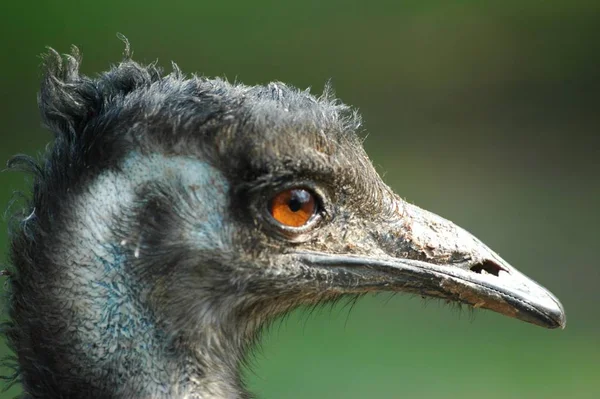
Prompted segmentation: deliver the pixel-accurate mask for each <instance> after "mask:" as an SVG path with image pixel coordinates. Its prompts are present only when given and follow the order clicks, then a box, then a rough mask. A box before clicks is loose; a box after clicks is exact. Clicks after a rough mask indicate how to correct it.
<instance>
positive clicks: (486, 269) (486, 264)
mask: <svg viewBox="0 0 600 399" xmlns="http://www.w3.org/2000/svg"><path fill="white" fill-rule="evenodd" d="M471 271H473V272H475V273H479V274H493V275H494V276H498V275H499V274H500V271H506V270H504V268H503V267H501V266H500V265H498V264H497V263H495V262H492V261H491V260H486V261H483V262H480V263H476V264H474V265H473V266H471Z"/></svg>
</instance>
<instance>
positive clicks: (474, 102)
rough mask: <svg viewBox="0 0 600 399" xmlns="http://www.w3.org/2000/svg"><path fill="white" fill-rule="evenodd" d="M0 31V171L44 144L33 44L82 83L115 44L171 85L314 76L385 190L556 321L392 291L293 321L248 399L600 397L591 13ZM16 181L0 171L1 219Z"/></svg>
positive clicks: (7, 8)
mask: <svg viewBox="0 0 600 399" xmlns="http://www.w3.org/2000/svg"><path fill="white" fill-rule="evenodd" d="M22 4H24V5H22ZM0 19H1V24H0V44H1V47H0V51H1V52H0V54H1V60H2V62H1V63H0V88H1V90H0V92H1V93H2V96H1V97H0V104H1V106H0V116H1V122H0V132H1V136H0V160H2V162H5V161H6V160H7V159H8V158H9V157H10V156H11V155H12V154H15V153H17V152H25V153H28V154H38V153H39V152H40V151H42V150H43V148H44V146H45V145H46V143H47V142H48V141H49V140H50V135H49V134H48V133H47V132H45V131H43V130H42V129H41V128H40V121H39V117H38V114H37V109H36V97H35V96H36V89H37V87H38V84H39V79H40V70H39V64H40V62H41V61H40V58H39V54H40V53H41V52H43V51H44V48H45V46H52V47H54V48H56V49H58V50H59V51H61V52H66V51H68V50H69V46H70V45H71V44H76V45H77V46H79V47H80V48H81V50H82V51H83V54H84V65H83V72H84V73H87V74H95V73H98V72H100V71H102V70H104V69H106V68H107V67H108V66H109V64H110V63H114V62H118V61H119V60H120V57H121V52H122V50H123V44H122V43H121V42H120V41H119V40H117V39H116V33H117V32H122V33H123V34H125V35H126V36H127V37H128V38H129V40H130V41H131V43H132V46H133V49H134V58H135V59H137V60H139V61H143V62H151V61H154V60H156V59H158V60H159V63H160V64H162V65H164V66H165V67H167V68H169V66H170V61H171V60H174V61H176V62H177V63H178V64H179V65H180V67H181V68H182V69H183V70H184V71H187V72H188V73H191V72H198V73H200V74H205V75H208V76H215V75H218V76H226V77H227V78H229V79H231V80H233V79H235V80H239V81H242V82H245V83H247V84H255V83H265V82H268V81H270V80H281V81H285V82H288V83H291V84H294V85H296V86H299V87H302V88H304V87H308V86H311V87H312V88H313V92H316V93H318V92H320V91H321V90H322V87H323V85H324V83H325V82H326V81H327V79H330V78H331V79H332V81H333V84H334V86H335V89H336V91H337V94H338V96H339V97H341V98H342V99H343V100H344V101H345V102H346V103H349V104H352V105H354V106H356V107H358V108H359V109H360V111H361V112H362V114H363V116H364V118H365V121H366V128H367V130H368V132H369V135H368V138H367V141H366V147H367V150H368V152H369V153H370V155H371V156H372V158H373V160H374V163H375V164H376V165H377V167H378V169H379V170H380V171H381V172H382V173H383V174H384V175H385V180H386V181H387V182H388V183H389V184H390V185H391V186H392V187H393V188H394V189H395V190H396V191H397V192H398V193H400V194H401V195H402V196H403V197H404V198H406V199H407V200H408V201H411V202H414V203H417V204H418V205H421V206H423V207H425V208H427V209H430V210H432V211H435V212H436V213H439V214H441V215H443V216H445V217H447V218H449V219H451V220H453V221H455V222H456V223H458V224H460V225H461V226H463V227H465V228H467V229H468V230H470V231H471V232H473V233H475V234H476V235H477V236H479V237H480V238H481V239H482V240H483V241H484V242H486V243H487V244H488V245H490V246H491V247H492V248H493V249H495V250H496V251H497V252H499V253H500V254H501V255H502V256H503V257H504V258H506V259H507V260H508V261H509V262H511V263H512V264H513V265H515V266H516V267H518V268H519V269H521V270H522V271H523V272H525V273H526V274H528V275H530V276H533V277H534V278H535V279H536V280H538V281H540V282H541V283H542V284H544V285H545V286H547V287H548V288H550V289H551V290H552V291H553V292H554V293H555V294H556V295H557V296H558V297H559V298H560V299H561V300H562V302H563V304H564V305H565V308H566V309H567V314H568V320H569V323H568V327H567V329H566V330H564V331H549V330H544V329H542V328H539V327H535V326H532V325H528V324H525V323H521V322H518V321H516V320H512V319H508V318H505V317H502V316H499V315H497V314H494V313H491V312H486V311H478V312H476V313H475V315H474V316H471V315H470V313H469V312H467V311H463V312H458V311H456V310H453V309H451V308H450V307H448V306H445V305H442V304H440V303H438V302H435V301H430V302H427V303H425V304H424V303H423V301H422V300H421V299H420V298H411V297H409V296H406V295H398V296H395V297H393V298H390V297H388V296H385V295H383V296H381V295H380V296H378V297H374V298H366V299H364V300H362V301H360V302H359V303H358V304H357V305H356V306H355V307H354V308H353V309H352V311H351V312H349V311H348V309H347V308H343V307H341V306H339V307H335V308H334V309H333V310H331V311H330V310H323V311H320V312H316V313H313V314H311V315H309V314H307V313H306V312H297V313H295V314H294V315H293V316H292V317H290V318H289V319H288V320H286V321H285V322H282V323H280V324H278V325H276V326H275V327H274V328H272V329H271V330H270V331H268V332H267V334H266V335H265V340H264V345H263V346H262V348H261V349H260V350H259V351H257V354H256V356H255V360H254V362H253V363H254V366H253V367H252V370H249V371H247V373H246V374H247V379H248V382H249V386H250V387H251V389H252V391H253V392H255V393H256V394H258V396H259V397H262V398H332V397H340V398H342V397H343V398H402V397H423V398H424V397H434V396H435V397H447V398H479V397H486V398H489V399H491V398H598V397H600V334H599V333H600V310H599V307H598V302H599V299H600V295H599V294H598V292H599V291H598V284H599V283H600V264H599V261H598V246H599V238H600V237H599V236H600V235H599V233H598V231H599V226H600V211H599V210H598V206H599V205H600V203H599V201H598V196H599V195H600V182H599V177H600V173H599V172H600V138H599V137H598V135H599V133H600V109H599V107H598V105H599V96H600V79H599V77H600V40H599V39H600V2H598V1H592V0H590V1H562V2H560V1H514V0H511V1H502V2H500V1H494V2H487V1H486V2H484V1H460V2H456V1H442V0H440V1H398V0H396V1H369V2H367V1H354V0H345V1H344V0H339V1H317V0H304V1H289V2H283V1H273V0H271V1H269V0H255V1H244V0H239V1H223V2H217V1H211V2H207V1H199V0H196V1H181V0H170V1H168V2H165V1H157V0H143V1H142V0H137V1H127V2H124V1H117V0H105V1H95V2H84V1H59V0H57V1H49V0H36V1H34V2H27V3H25V2H17V1H7V0H2V3H1V5H0ZM26 187H27V185H26V179H25V178H24V176H22V175H19V174H15V173H2V174H0V204H2V205H1V207H2V208H5V206H6V204H7V203H8V201H9V198H10V197H11V195H12V193H13V192H14V191H15V190H21V189H24V188H26ZM5 231H6V224H5V221H3V222H2V224H1V226H0V252H2V254H0V255H1V256H2V259H6V257H5V253H6V249H7V246H8V244H7V239H6V234H5ZM0 352H2V354H6V353H7V351H6V349H4V346H2V347H0ZM18 392H19V390H18V387H17V388H13V389H11V390H10V391H9V392H8V393H3V394H1V395H2V397H11V396H12V395H14V394H16V393H18Z"/></svg>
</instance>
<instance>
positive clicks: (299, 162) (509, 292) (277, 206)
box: [8, 51, 565, 398]
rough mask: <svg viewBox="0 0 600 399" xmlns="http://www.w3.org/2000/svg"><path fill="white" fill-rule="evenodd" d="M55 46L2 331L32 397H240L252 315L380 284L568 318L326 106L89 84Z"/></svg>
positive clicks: (201, 88) (226, 87) (154, 72)
mask: <svg viewBox="0 0 600 399" xmlns="http://www.w3.org/2000/svg"><path fill="white" fill-rule="evenodd" d="M78 68H79V55H78V53H77V52H76V51H74V53H73V55H68V56H64V57H61V56H59V55H58V54H57V53H55V52H53V51H51V52H50V54H49V55H48V56H47V58H46V74H45V78H44V82H43V85H42V89H41V92H40V95H39V105H40V109H41V112H42V116H43V119H44V122H45V124H46V126H47V127H48V129H49V130H51V131H52V132H53V133H54V135H55V137H54V142H53V145H52V146H51V147H49V149H48V152H47V154H46V156H45V157H44V159H43V161H42V162H41V163H40V164H36V163H35V162H33V161H31V160H29V159H27V158H25V157H16V158H15V159H14V161H13V163H12V164H13V166H15V167H16V166H19V165H20V166H22V167H27V168H28V169H30V170H32V171H33V172H34V175H35V178H34V179H35V180H34V188H33V196H32V200H31V204H30V207H29V208H28V209H27V210H26V213H25V215H28V216H27V217H26V218H23V219H22V222H21V223H20V225H19V226H18V227H17V228H16V230H15V231H14V232H13V241H12V262H13V264H14V269H13V271H12V273H11V274H12V276H11V279H10V280H11V287H12V291H11V318H12V324H11V327H10V329H9V331H8V336H9V339H10V341H11V343H12V345H13V346H14V348H15V351H16V354H17V357H18V363H19V369H20V372H21V379H22V381H23V383H24V387H25V390H26V392H28V393H29V394H30V395H31V396H32V397H85V396H86V395H90V396H93V397H119V398H120V397H123V398H130V397H203V398H204V397H238V396H240V397H245V396H246V395H247V394H246V393H244V390H243V384H242V383H241V381H240V379H239V376H238V371H239V367H240V364H241V363H242V362H243V360H244V353H245V351H246V350H247V347H248V346H249V345H250V344H251V343H252V342H253V340H254V339H255V338H256V337H257V332H258V331H259V329H260V327H261V325H263V324H264V323H265V322H266V321H268V320H269V319H272V318H273V317H275V316H277V315H279V314H281V313H283V312H286V311H288V310H290V309H292V308H294V307H296V306H298V305H303V304H315V303H319V302H322V301H328V300H335V299H336V298H339V297H341V296H344V295H349V294H350V295H357V294H363V293H367V292H373V291H404V292H410V293H415V294H418V295H422V296H426V297H436V298H442V299H445V300H449V301H456V302H460V303H465V304H469V305H472V306H474V307H478V308H486V309H491V310H493V311H496V312H499V313H502V314H504V315H507V316H510V317H514V318H517V319H521V320H524V321H527V322H530V323H534V324H538V325H540V326H544V327H548V328H555V327H564V325H565V315H564V311H563V308H562V306H561V305H560V303H559V302H558V300H557V299H556V298H555V297H554V296H552V294H550V293H549V292H548V291H547V290H545V289H544V288H543V287H541V286H540V285H538V284H537V283H535V282H534V281H532V280H530V279H529V278H527V277H525V276H524V275H523V274H521V273H519V272H518V271H517V270H516V269H515V268H514V267H512V266H510V265H509V264H508V263H507V262H505V261H504V260H502V259H501V258H500V257H499V256H498V255H497V254H495V253H494V252H493V251H491V250H490V249H489V248H488V247H486V246H485V245H484V244H482V243H481V242H480V241H479V240H478V239H476V238H475V237H473V236H472V235H471V234H469V233H468V232H466V231H465V230H463V229H461V228H460V227H458V226H456V225H454V224H453V223H451V222H449V221H448V220H445V219H443V218H441V217H439V216H436V215H434V214H432V213H430V212H427V211H425V210H423V209H420V208H418V207H417V206H414V205H412V204H409V203H407V202H405V201H403V200H402V199H401V198H400V197H399V196H398V195H396V194H395V193H394V192H393V191H392V190H391V189H390V188H389V187H388V186H386V185H385V183H384V182H383V181H382V180H381V178H380V177H379V176H378V174H377V172H376V171H375V169H374V168H373V166H372V165H371V162H370V161H369V158H368V157H367V155H366V153H365V152H364V150H363V148H362V145H361V141H360V139H359V138H358V136H357V134H356V132H357V130H358V129H359V126H360V120H359V117H358V116H357V114H356V113H355V112H352V111H351V110H350V109H349V108H348V107H346V106H345V105H343V104H341V103H340V102H339V101H337V100H336V99H334V98H333V97H332V96H331V94H330V92H329V90H326V91H325V93H324V94H323V95H322V96H320V97H314V96H312V95H311V94H309V93H308V92H306V91H299V90H297V89H294V88H292V87H290V86H287V85H285V84H282V83H270V84H268V85H266V86H243V85H234V84H230V83H228V82H226V81H223V80H220V79H206V78H201V77H196V76H193V77H191V78H186V77H184V76H183V75H182V73H181V72H180V71H179V70H178V69H177V67H174V71H173V72H172V73H170V74H167V75H164V74H163V73H162V72H161V71H160V70H159V69H158V68H156V67H155V66H154V65H149V66H142V65H140V64H138V63H136V62H134V61H132V60H131V59H130V58H129V56H127V57H126V58H125V60H124V61H123V62H121V63H120V64H119V65H117V66H115V67H113V68H112V69H111V70H109V71H108V72H106V73H104V74H102V75H100V76H99V77H97V78H89V77H86V76H82V75H80V74H79V72H78Z"/></svg>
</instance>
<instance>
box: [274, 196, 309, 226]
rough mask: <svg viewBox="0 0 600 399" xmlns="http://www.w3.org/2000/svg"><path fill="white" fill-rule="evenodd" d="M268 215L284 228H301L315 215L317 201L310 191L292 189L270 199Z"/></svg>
mask: <svg viewBox="0 0 600 399" xmlns="http://www.w3.org/2000/svg"><path fill="white" fill-rule="evenodd" d="M269 213H270V214H271V216H272V217H273V219H275V220H276V221H277V222H279V223H281V224H282V225H283V226H285V227H302V226H304V225H306V224H307V223H308V222H309V221H311V219H312V218H313V216H315V214H316V213H317V201H316V200H315V195H314V194H313V193H311V192H310V191H308V190H305V189H302V188H292V189H289V190H285V191H282V192H280V193H278V194H277V195H275V196H274V197H273V198H272V199H271V202H270V203H269Z"/></svg>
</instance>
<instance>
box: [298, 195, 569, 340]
mask: <svg viewBox="0 0 600 399" xmlns="http://www.w3.org/2000/svg"><path fill="white" fill-rule="evenodd" d="M396 201H397V203H396V209H398V214H399V218H398V219H397V220H395V221H391V222H389V224H388V227H387V229H386V231H381V230H379V231H377V232H373V233H374V236H375V237H377V238H376V241H377V243H378V246H379V248H378V249H381V250H382V251H374V252H377V255H371V254H367V255H364V254H329V253H324V252H302V253H298V255H299V256H300V258H301V260H302V261H303V262H305V263H308V264H310V265H311V266H313V267H320V268H326V269H328V270H332V269H335V270H336V271H338V272H339V273H337V274H336V275H337V276H338V277H337V278H339V279H347V280H348V282H349V283H350V282H351V283H350V284H351V286H352V287H353V288H352V289H353V290H356V291H361V290H362V291H365V290H396V291H408V292H414V293H418V294H421V295H423V296H432V297H438V298H444V299H448V300H453V301H457V302H462V303H467V304H470V305H472V306H473V307H476V308H485V309H491V310H493V311H496V312H498V313H501V314H504V315H506V316H510V317H514V318H517V319H520V320H523V321H526V322H529V323H533V324H537V325H539V326H542V327H547V328H557V327H561V328H564V327H565V325H566V316H565V311H564V309H563V306H562V305H561V303H560V302H559V301H558V299H557V298H556V297H555V296H554V295H552V293H550V291H548V290H547V289H545V288H544V287H542V286H541V285H539V284H538V283H536V282H535V281H533V280H532V279H530V278H528V277H527V276H525V275H524V274H522V273H520V272H519V271H518V270H517V269H515V268H514V267H512V266H511V265H509V264H508V263H507V262H506V261H504V260H503V259H502V258H500V256H498V255H497V254H496V253H494V252H493V251H492V250H490V249H489V248H488V247H487V246H486V245H484V244H483V243H482V242H481V241H479V240H478V239H477V238H475V237H474V236H473V235H471V234H470V233H468V232H467V231H465V230H463V229H462V228H460V227H458V226H456V225H455V224H453V223H452V222H450V221H448V220H445V219H443V218H441V217H439V216H437V215H435V214H433V213H431V212H428V211H425V210H423V209H420V208H418V207H416V206H414V205H410V204H407V203H405V202H403V201H401V200H396Z"/></svg>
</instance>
